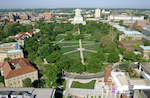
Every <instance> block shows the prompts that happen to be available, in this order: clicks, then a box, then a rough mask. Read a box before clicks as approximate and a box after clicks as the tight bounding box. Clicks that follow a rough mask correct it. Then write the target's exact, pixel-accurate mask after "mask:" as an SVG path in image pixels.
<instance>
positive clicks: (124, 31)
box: [119, 28, 142, 34]
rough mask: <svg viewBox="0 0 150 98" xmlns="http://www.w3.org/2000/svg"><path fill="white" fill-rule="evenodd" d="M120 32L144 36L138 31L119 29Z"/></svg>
mask: <svg viewBox="0 0 150 98" xmlns="http://www.w3.org/2000/svg"><path fill="white" fill-rule="evenodd" d="M119 31H122V32H123V33H124V34H142V33H140V32H138V31H135V30H133V29H128V28H127V29H119Z"/></svg>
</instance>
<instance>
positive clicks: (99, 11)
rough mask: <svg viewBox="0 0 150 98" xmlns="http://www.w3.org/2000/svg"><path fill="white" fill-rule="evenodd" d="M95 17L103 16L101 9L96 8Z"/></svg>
mask: <svg viewBox="0 0 150 98" xmlns="http://www.w3.org/2000/svg"><path fill="white" fill-rule="evenodd" d="M95 17H96V18H99V17H101V9H95Z"/></svg>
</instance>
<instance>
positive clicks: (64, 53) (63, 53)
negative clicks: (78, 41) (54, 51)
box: [63, 50, 78, 54]
mask: <svg viewBox="0 0 150 98" xmlns="http://www.w3.org/2000/svg"><path fill="white" fill-rule="evenodd" d="M76 51H78V50H73V51H69V52H66V53H63V54H69V53H73V52H76Z"/></svg>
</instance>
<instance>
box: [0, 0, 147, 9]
mask: <svg viewBox="0 0 150 98" xmlns="http://www.w3.org/2000/svg"><path fill="white" fill-rule="evenodd" d="M5 8H149V9H150V0H0V9H5Z"/></svg>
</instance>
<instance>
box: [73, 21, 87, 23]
mask: <svg viewBox="0 0 150 98" xmlns="http://www.w3.org/2000/svg"><path fill="white" fill-rule="evenodd" d="M71 23H86V22H85V21H72V22H71Z"/></svg>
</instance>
